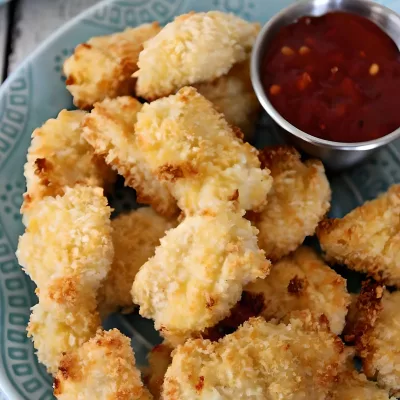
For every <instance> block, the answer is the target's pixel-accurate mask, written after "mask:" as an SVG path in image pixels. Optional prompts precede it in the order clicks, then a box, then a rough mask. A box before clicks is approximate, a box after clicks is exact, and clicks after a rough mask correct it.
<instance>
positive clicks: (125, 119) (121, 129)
mask: <svg viewBox="0 0 400 400" xmlns="http://www.w3.org/2000/svg"><path fill="white" fill-rule="evenodd" d="M141 108H142V104H140V103H139V101H137V100H136V99H134V98H132V97H128V96H125V97H118V98H116V99H106V100H104V101H102V102H101V103H96V104H95V107H94V109H93V110H92V112H91V113H90V114H88V115H87V116H86V118H85V120H84V122H83V136H84V138H85V139H86V140H87V141H88V142H89V143H90V144H91V145H92V146H93V148H94V150H95V153H96V154H98V155H101V156H103V157H104V158H105V160H106V162H107V164H109V165H110V166H112V167H113V168H114V169H116V170H117V171H118V173H119V174H121V175H122V176H123V177H124V178H125V184H126V185H129V186H131V187H132V188H134V189H135V190H136V192H137V200H138V202H140V203H145V204H151V205H152V207H153V208H154V209H155V210H156V211H157V212H158V213H160V214H162V215H167V216H172V215H174V214H176V213H177V212H178V208H177V206H176V201H175V199H174V198H173V197H172V195H171V194H170V192H169V189H168V188H167V186H166V185H165V184H164V183H161V182H159V181H158V180H157V179H156V177H155V176H154V175H153V174H152V172H151V171H150V169H149V167H148V166H147V163H146V162H145V161H144V159H143V157H142V153H141V151H140V150H139V149H138V148H137V145H136V140H135V130H134V124H135V122H136V120H137V114H138V112H139V111H140V109H141Z"/></svg>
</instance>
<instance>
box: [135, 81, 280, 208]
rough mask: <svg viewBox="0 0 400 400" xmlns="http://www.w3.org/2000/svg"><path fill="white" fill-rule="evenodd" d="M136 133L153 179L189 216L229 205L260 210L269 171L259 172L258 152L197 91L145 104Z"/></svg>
mask: <svg viewBox="0 0 400 400" xmlns="http://www.w3.org/2000/svg"><path fill="white" fill-rule="evenodd" d="M135 128H136V136H137V144H138V147H139V148H140V149H141V150H142V152H143V156H144V157H145V159H146V161H147V162H148V164H149V166H150V167H151V169H152V171H153V173H154V174H156V175H157V176H158V178H159V179H160V180H161V181H163V182H168V183H169V185H170V186H169V187H170V189H171V192H172V194H173V195H174V196H175V198H176V199H177V200H178V205H179V207H180V208H181V209H182V210H183V211H184V212H185V213H186V214H187V215H190V214H196V213H199V212H203V213H215V212H217V210H219V208H221V206H222V207H226V205H227V203H232V204H235V205H236V204H237V205H238V207H239V208H240V209H246V210H255V211H261V210H262V209H263V208H264V206H265V204H266V200H267V193H268V191H269V190H270V188H271V185H272V179H271V177H270V175H269V170H268V169H261V168H260V161H259V160H258V151H257V150H256V149H255V148H254V147H252V146H251V145H250V144H248V143H243V141H242V140H241V139H240V138H239V137H237V134H238V132H237V131H235V130H234V129H232V128H231V127H230V126H229V124H228V123H227V122H226V121H225V119H224V118H223V115H222V114H220V113H218V112H217V111H216V110H215V109H214V107H213V105H212V103H211V102H209V101H208V100H207V99H206V98H204V97H203V96H202V95H200V94H199V93H198V92H197V91H196V89H194V88H192V87H185V88H183V89H181V90H179V92H178V93H177V94H176V95H173V96H169V97H167V98H163V99H159V100H156V101H154V102H152V103H150V104H145V105H144V106H143V108H142V110H141V112H140V113H139V114H138V116H137V123H136V126H135ZM239 134H241V132H239Z"/></svg>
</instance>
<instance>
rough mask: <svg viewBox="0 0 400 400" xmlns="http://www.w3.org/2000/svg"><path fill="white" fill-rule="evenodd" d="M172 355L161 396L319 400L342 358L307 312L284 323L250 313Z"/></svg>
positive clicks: (169, 399) (171, 399)
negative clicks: (226, 330) (220, 333)
mask: <svg viewBox="0 0 400 400" xmlns="http://www.w3.org/2000/svg"><path fill="white" fill-rule="evenodd" d="M306 318H308V320H307V319H306ZM305 319H306V320H305ZM172 356H173V359H172V364H171V366H170V367H169V368H168V370H167V373H166V375H165V380H164V386H163V397H162V398H163V399H164V400H178V399H179V400H186V399H187V400H196V399H204V400H205V399H219V400H230V399H232V400H239V399H248V400H250V399H253V400H281V399H285V400H306V399H313V400H314V399H315V400H325V399H328V395H329V393H330V390H331V388H332V386H333V384H334V383H335V381H336V380H337V378H338V375H339V374H340V373H341V372H342V370H343V368H344V364H345V360H346V357H347V355H346V351H345V348H344V345H343V343H342V341H341V340H340V339H339V338H338V337H337V336H336V335H334V334H333V333H331V332H330V331H329V330H328V329H325V328H324V327H323V326H318V323H316V322H312V321H311V316H310V315H309V314H308V313H303V315H299V316H297V317H296V318H293V319H291V321H290V324H288V325H284V324H280V325H276V324H273V323H269V322H266V321H265V320H264V319H263V318H252V319H250V320H249V321H248V322H246V323H245V324H243V326H242V327H240V328H239V329H238V330H237V331H236V332H235V333H233V334H231V335H228V336H225V337H224V338H222V339H221V340H220V341H219V342H210V341H209V340H202V339H195V340H193V339H189V340H188V341H187V342H186V343H185V344H184V345H182V346H179V347H178V348H177V349H176V350H175V351H174V352H173V353H172Z"/></svg>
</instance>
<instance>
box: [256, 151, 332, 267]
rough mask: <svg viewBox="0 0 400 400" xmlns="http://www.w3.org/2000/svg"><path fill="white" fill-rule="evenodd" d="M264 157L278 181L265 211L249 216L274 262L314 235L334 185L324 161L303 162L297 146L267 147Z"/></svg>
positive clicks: (261, 156)
mask: <svg viewBox="0 0 400 400" xmlns="http://www.w3.org/2000/svg"><path fill="white" fill-rule="evenodd" d="M260 159H261V164H262V166H263V167H264V168H267V169H269V170H270V171H271V175H272V177H273V179H274V181H273V185H272V189H271V191H270V192H269V193H268V196H267V204H268V205H267V206H266V207H265V209H264V211H262V212H261V213H260V214H253V215H251V214H250V215H249V218H250V219H251V220H253V222H254V224H255V226H256V227H257V228H258V230H259V231H260V233H259V235H258V243H259V246H260V247H261V248H262V249H263V250H264V251H265V254H266V256H267V258H269V259H270V260H271V261H273V262H274V261H277V260H279V259H280V258H281V257H283V256H285V255H287V254H289V253H290V252H292V251H294V250H296V248H297V247H298V246H299V245H300V244H301V243H302V242H303V241H304V239H305V238H306V237H307V236H312V235H314V233H315V229H316V227H317V226H318V222H320V221H321V219H322V218H323V217H324V216H325V214H326V213H327V212H328V210H329V207H330V200H331V189H330V186H329V182H328V179H327V178H326V175H325V170H324V166H323V165H322V163H321V162H320V161H319V160H307V161H306V162H304V163H302V162H301V160H300V154H299V153H298V152H297V150H296V149H294V148H293V147H290V146H276V147H266V148H265V149H264V150H262V151H261V152H260Z"/></svg>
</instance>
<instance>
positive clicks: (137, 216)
mask: <svg viewBox="0 0 400 400" xmlns="http://www.w3.org/2000/svg"><path fill="white" fill-rule="evenodd" d="M111 226H112V228H113V233H112V238H113V244H114V252H115V255H114V261H113V263H112V265H111V269H110V272H109V273H108V276H107V278H106V279H105V281H104V283H103V286H102V287H101V288H100V291H99V295H98V301H99V308H100V313H101V314H102V315H103V316H105V315H107V314H109V313H111V312H114V311H116V310H117V309H118V308H128V307H131V306H132V296H131V289H132V284H133V281H134V279H135V276H136V274H137V272H138V271H139V269H140V267H141V266H142V265H143V264H144V263H145V262H146V261H147V260H148V259H149V258H150V257H152V256H153V255H154V251H155V248H156V247H157V246H158V245H159V244H160V239H161V238H162V237H163V236H164V235H165V232H166V231H167V230H168V229H171V228H174V227H175V226H176V221H175V220H167V219H165V218H163V217H161V216H160V215H158V214H156V213H155V212H154V210H152V209H151V208H149V207H143V208H139V209H138V210H134V211H131V212H130V213H128V214H121V215H119V216H118V217H117V218H115V219H113V220H112V221H111Z"/></svg>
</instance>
